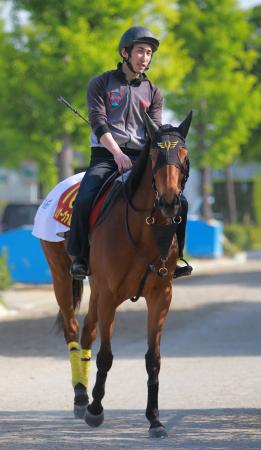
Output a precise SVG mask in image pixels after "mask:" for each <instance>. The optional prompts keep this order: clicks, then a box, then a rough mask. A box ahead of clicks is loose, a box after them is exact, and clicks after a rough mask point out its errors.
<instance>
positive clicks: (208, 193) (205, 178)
mask: <svg viewBox="0 0 261 450" xmlns="http://www.w3.org/2000/svg"><path fill="white" fill-rule="evenodd" d="M200 172H201V195H202V199H203V208H202V218H203V219H204V220H210V219H212V218H213V213H212V206H211V205H212V179H211V169H209V168H207V167H204V168H203V169H201V171H200Z"/></svg>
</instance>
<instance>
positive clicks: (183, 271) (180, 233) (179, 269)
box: [173, 195, 193, 278]
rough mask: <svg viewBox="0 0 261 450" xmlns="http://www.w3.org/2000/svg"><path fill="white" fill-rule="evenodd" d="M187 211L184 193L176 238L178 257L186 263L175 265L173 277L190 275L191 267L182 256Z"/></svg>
mask: <svg viewBox="0 0 261 450" xmlns="http://www.w3.org/2000/svg"><path fill="white" fill-rule="evenodd" d="M187 212H188V202H187V199H186V197H184V195H182V196H181V218H182V220H181V223H180V224H179V225H178V228H177V240H178V247H179V259H180V260H181V261H183V262H184V263H185V264H186V265H185V266H180V265H178V264H177V265H176V270H175V272H174V275H173V278H180V277H185V276H188V275H191V272H192V270H193V267H192V266H190V265H189V263H188V262H187V261H186V260H185V259H184V258H183V250H184V246H185V234H186V224H187Z"/></svg>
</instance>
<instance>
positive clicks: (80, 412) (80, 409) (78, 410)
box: [73, 403, 88, 419]
mask: <svg viewBox="0 0 261 450" xmlns="http://www.w3.org/2000/svg"><path fill="white" fill-rule="evenodd" d="M87 406H88V403H86V405H74V410H73V412H74V417H75V419H84V416H85V413H86V409H87Z"/></svg>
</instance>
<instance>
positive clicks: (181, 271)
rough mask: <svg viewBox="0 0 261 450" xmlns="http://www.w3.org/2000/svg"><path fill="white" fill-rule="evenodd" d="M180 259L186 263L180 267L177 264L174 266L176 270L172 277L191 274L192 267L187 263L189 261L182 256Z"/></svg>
mask: <svg viewBox="0 0 261 450" xmlns="http://www.w3.org/2000/svg"><path fill="white" fill-rule="evenodd" d="M179 259H180V261H183V262H184V263H185V264H186V265H185V266H184V267H181V266H179V265H177V266H176V270H175V272H174V275H173V278H180V277H187V276H189V275H191V272H192V270H193V267H192V266H190V265H189V263H188V262H187V261H186V260H185V259H184V258H179Z"/></svg>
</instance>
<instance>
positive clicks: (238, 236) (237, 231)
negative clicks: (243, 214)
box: [224, 223, 261, 256]
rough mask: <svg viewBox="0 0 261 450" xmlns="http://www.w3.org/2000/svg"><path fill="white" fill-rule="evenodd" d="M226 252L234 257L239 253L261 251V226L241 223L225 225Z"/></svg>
mask: <svg viewBox="0 0 261 450" xmlns="http://www.w3.org/2000/svg"><path fill="white" fill-rule="evenodd" d="M224 235H225V241H224V251H225V254H226V255H228V256H233V255H234V254H236V253H237V252H239V251H247V250H252V249H257V250H260V249H261V226H255V225H254V226H253V225H242V224H239V223H234V224H229V225H224Z"/></svg>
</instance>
